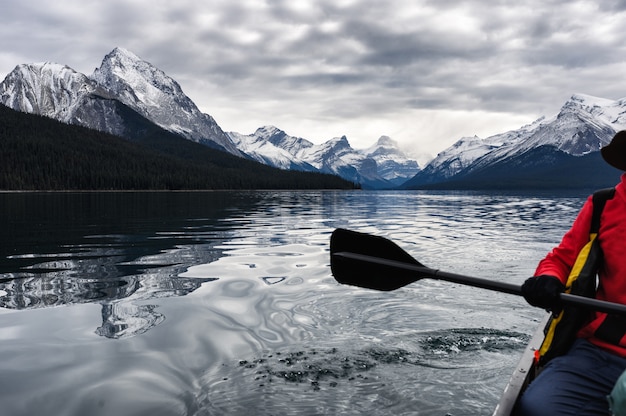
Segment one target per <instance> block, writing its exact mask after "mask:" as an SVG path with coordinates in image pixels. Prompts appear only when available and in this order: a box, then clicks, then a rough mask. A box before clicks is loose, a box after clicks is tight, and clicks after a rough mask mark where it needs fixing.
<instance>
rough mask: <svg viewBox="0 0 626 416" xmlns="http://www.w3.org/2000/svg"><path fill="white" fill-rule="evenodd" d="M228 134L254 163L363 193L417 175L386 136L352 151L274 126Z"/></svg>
mask: <svg viewBox="0 0 626 416" xmlns="http://www.w3.org/2000/svg"><path fill="white" fill-rule="evenodd" d="M228 134H229V135H230V137H231V139H232V140H233V141H234V142H235V144H236V145H237V146H238V147H239V149H241V150H242V151H243V152H244V153H246V154H247V155H249V156H250V157H251V158H253V159H254V160H257V161H260V162H262V163H266V164H268V165H270V166H275V167H278V168H281V169H295V170H303V171H311V170H313V171H320V172H324V173H330V174H336V175H339V176H341V177H342V178H344V179H346V180H349V181H351V182H354V183H359V184H361V186H362V187H364V188H366V189H381V188H387V189H388V188H393V187H396V186H397V185H399V184H401V183H403V182H405V181H406V180H407V179H408V178H410V177H412V176H413V175H415V173H416V172H418V171H419V166H418V164H417V162H416V161H414V160H412V159H410V158H409V157H408V156H406V155H405V154H404V153H403V152H402V151H400V150H399V148H398V144H397V143H396V142H394V141H393V140H391V139H390V138H389V137H386V136H383V137H381V138H380V139H379V140H378V141H377V142H376V144H374V145H373V146H371V147H370V148H368V149H365V150H356V149H353V148H352V146H351V145H350V143H349V141H348V139H347V138H346V137H345V136H342V137H336V138H333V139H331V140H328V141H326V142H324V143H322V144H319V145H315V144H313V143H311V142H310V141H308V140H306V139H302V138H299V137H293V136H289V135H288V134H286V133H285V132H284V131H282V130H280V129H278V128H276V127H274V126H264V127H261V128H259V129H257V131H256V132H254V133H253V134H249V135H242V134H239V133H235V132H229V133H228Z"/></svg>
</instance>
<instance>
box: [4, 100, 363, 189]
mask: <svg viewBox="0 0 626 416" xmlns="http://www.w3.org/2000/svg"><path fill="white" fill-rule="evenodd" d="M120 105H122V104H120ZM122 106H123V105H122ZM120 111H122V112H123V111H127V112H130V113H132V114H134V117H135V119H134V123H133V125H132V126H129V128H130V129H131V130H133V131H134V132H135V138H134V140H135V141H136V143H133V142H129V141H128V140H124V139H121V138H119V137H117V136H113V135H109V134H106V133H102V132H99V131H96V130H91V129H87V128H83V127H79V126H74V125H68V124H64V123H61V122H59V121H56V120H53V119H50V118H47V117H43V116H38V115H32V114H26V113H21V112H17V111H14V110H12V109H9V108H8V107H6V106H4V105H0V126H1V128H0V189H12V190H17V189H19V190H68V189H94V190H95V189H323V188H333V189H335V188H350V187H351V186H352V184H350V183H348V182H346V181H343V180H341V179H340V178H338V177H332V176H330V175H321V174H314V173H303V172H285V171H281V170H278V169H274V168H271V167H268V166H265V165H262V164H259V163H256V162H253V161H248V160H245V159H241V158H239V157H236V156H233V155H229V154H227V153H224V152H223V151H219V150H214V149H211V148H208V147H206V146H203V145H201V144H198V143H194V142H191V141H189V140H187V139H184V138H182V137H180V136H177V135H175V134H172V133H170V132H167V131H164V130H162V129H161V128H159V127H157V126H154V125H153V124H152V123H150V122H149V121H148V120H145V119H143V118H142V117H141V116H140V115H138V114H136V113H135V112H134V111H133V110H132V109H130V108H128V107H124V106H123V107H121V109H120Z"/></svg>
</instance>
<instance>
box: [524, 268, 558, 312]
mask: <svg viewBox="0 0 626 416" xmlns="http://www.w3.org/2000/svg"><path fill="white" fill-rule="evenodd" d="M564 290H565V286H564V285H563V283H561V281H560V280H559V279H557V278H556V277H554V276H548V275H541V276H537V277H531V278H529V279H526V281H525V282H524V284H523V285H522V295H523V296H524V299H526V302H528V303H530V304H531V305H533V306H539V307H540V308H544V309H545V310H547V311H552V312H554V313H557V312H559V311H560V310H561V308H562V307H563V306H562V305H561V299H560V297H559V294H560V293H562V292H563V291H564Z"/></svg>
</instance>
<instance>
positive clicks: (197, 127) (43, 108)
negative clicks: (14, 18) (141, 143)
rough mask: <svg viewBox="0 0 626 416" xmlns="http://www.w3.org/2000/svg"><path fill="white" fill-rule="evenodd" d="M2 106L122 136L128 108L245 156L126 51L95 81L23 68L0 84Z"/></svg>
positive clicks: (69, 72)
mask: <svg viewBox="0 0 626 416" xmlns="http://www.w3.org/2000/svg"><path fill="white" fill-rule="evenodd" d="M0 103H2V104H4V105H6V106H7V107H10V108H12V109H14V110H18V111H22V112H27V113H33V114H38V115H43V116H47V117H51V118H54V119H57V120H60V121H64V122H67V123H71V124H77V125H81V126H84V127H89V128H93V129H96V130H100V131H105V132H107V133H112V134H116V135H118V136H122V137H126V125H127V120H124V116H123V115H122V114H121V113H120V111H121V110H120V107H123V106H126V107H129V108H130V109H132V110H134V111H136V112H137V113H139V114H140V115H142V116H144V117H146V118H147V119H148V120H150V121H152V122H153V123H155V124H157V125H159V126H161V127H163V128H165V129H166V130H169V131H171V132H174V133H176V134H180V135H182V136H184V137H186V138H188V139H190V140H193V141H196V142H200V143H202V144H205V145H209V146H212V147H217V148H220V149H223V150H226V151H228V152H230V153H232V154H236V155H238V156H243V155H242V153H241V152H240V151H239V150H238V149H237V147H236V146H235V145H234V143H232V141H231V140H230V138H229V136H227V135H226V134H225V133H224V132H223V131H222V129H221V128H220V127H219V126H218V125H217V123H216V122H215V121H214V120H213V118H212V117H211V116H209V115H207V114H203V113H201V112H200V110H198V108H197V107H196V105H195V104H194V103H193V102H192V101H191V100H190V99H189V97H187V96H186V95H185V94H184V93H183V92H182V90H181V88H180V86H179V85H178V84H177V83H176V82H175V81H174V80H173V79H171V78H169V77H168V76H167V75H165V74H164V73H163V72H162V71H161V70H159V69H157V68H155V67H154V66H152V65H151V64H149V63H148V62H145V61H143V60H141V59H140V58H138V57H137V56H136V55H134V54H132V53H131V52H128V51H126V50H124V49H121V48H116V49H114V50H113V51H112V52H111V53H110V54H108V55H107V56H106V57H105V58H104V60H103V61H102V65H101V66H100V68H97V69H96V71H95V72H94V74H93V75H92V76H91V77H87V76H86V75H84V74H81V73H79V72H76V71H75V70H73V69H71V68H69V67H68V66H64V65H59V64H54V63H37V64H24V65H18V66H17V67H16V68H15V69H14V70H13V71H12V72H11V73H10V74H8V75H7V77H6V78H5V79H4V81H2V83H0Z"/></svg>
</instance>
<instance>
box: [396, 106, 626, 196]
mask: <svg viewBox="0 0 626 416" xmlns="http://www.w3.org/2000/svg"><path fill="white" fill-rule="evenodd" d="M625 113H626V99H621V100H617V101H612V100H606V99H603V98H597V97H592V96H589V95H583V94H575V95H573V96H572V97H571V98H570V99H569V100H568V101H567V102H566V103H565V104H564V105H563V107H562V108H561V110H560V111H559V113H558V114H557V115H556V116H554V117H551V118H548V119H546V118H543V117H542V118H540V119H538V120H537V121H535V122H534V123H532V124H530V125H527V126H524V127H522V128H520V129H518V130H513V131H510V132H506V133H502V134H498V135H495V136H491V137H488V138H486V139H480V138H478V137H473V138H462V139H460V140H459V141H458V142H456V143H455V144H454V145H452V146H451V147H450V148H448V149H446V150H444V151H443V152H441V153H440V154H439V155H437V157H436V158H435V159H433V160H432V161H431V162H430V163H429V164H428V165H427V166H426V167H424V169H423V170H422V171H421V172H419V173H418V174H417V175H416V176H415V177H413V178H412V179H411V180H409V181H407V182H406V183H405V184H404V185H403V187H404V188H419V187H425V186H426V187H433V186H436V185H437V184H441V185H442V186H445V187H448V186H453V184H455V183H456V184H457V185H459V184H462V187H471V186H473V185H472V181H478V178H480V180H479V182H480V183H481V185H480V186H486V187H506V186H507V185H511V186H513V187H515V186H517V185H516V184H518V185H519V182H520V181H522V180H523V179H522V176H523V175H524V174H526V175H527V176H529V175H531V174H533V175H537V174H538V172H539V171H542V172H547V171H548V170H550V169H553V168H555V167H558V164H559V163H561V164H563V165H565V164H567V165H568V166H570V168H572V166H575V165H578V164H582V162H583V161H589V160H594V162H593V163H596V162H595V161H596V159H597V161H598V162H601V160H600V159H599V157H597V155H594V154H595V153H598V151H599V150H600V148H601V147H602V146H604V145H606V144H607V143H609V141H610V140H611V138H612V137H613V136H614V134H615V132H617V131H618V130H622V129H625V128H626V117H625V116H624V114H625ZM531 156H532V157H531ZM606 169H607V168H606V167H605V166H604V165H600V166H597V167H596V168H595V170H596V171H598V172H601V174H602V175H604V174H607V175H613V176H614V172H612V171H611V170H610V169H609V170H606ZM582 170H584V168H583V167H580V168H577V172H572V174H573V175H574V176H575V174H576V173H580V172H581V171H582ZM546 174H547V173H546ZM556 176H558V175H556V174H553V175H552V177H551V178H550V179H554V178H555V177H556ZM489 178H491V179H489ZM572 179H573V177H572ZM507 181H508V183H507ZM528 182H529V183H530V181H528ZM550 183H551V184H552V185H551V186H556V185H554V183H553V182H550ZM474 185H476V183H475V184H474ZM562 185H566V184H562ZM590 186H591V185H590Z"/></svg>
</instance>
